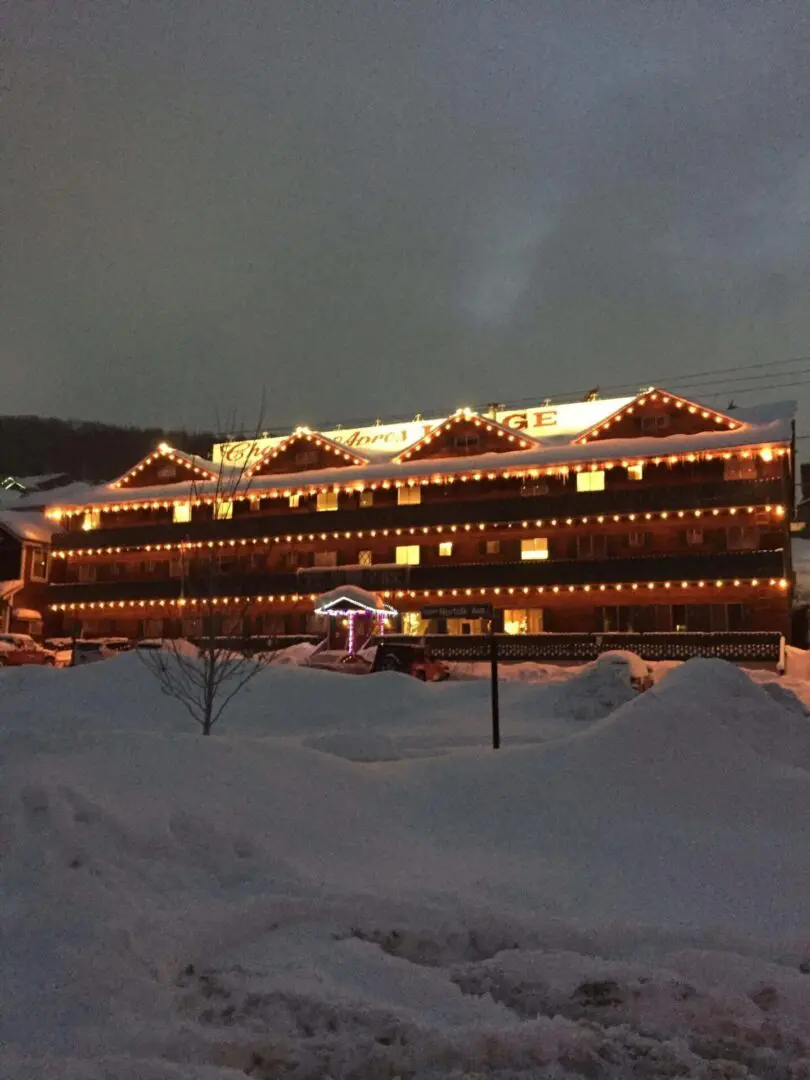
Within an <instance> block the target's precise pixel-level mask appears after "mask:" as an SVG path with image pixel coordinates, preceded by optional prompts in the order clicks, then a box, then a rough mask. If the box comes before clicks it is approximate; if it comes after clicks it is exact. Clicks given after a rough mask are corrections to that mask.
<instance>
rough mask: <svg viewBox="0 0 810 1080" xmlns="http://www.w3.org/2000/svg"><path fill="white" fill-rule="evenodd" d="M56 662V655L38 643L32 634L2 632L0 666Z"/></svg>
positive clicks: (0, 635) (50, 663)
mask: <svg viewBox="0 0 810 1080" xmlns="http://www.w3.org/2000/svg"><path fill="white" fill-rule="evenodd" d="M55 663H56V656H55V654H54V653H52V652H51V651H50V649H45V648H43V647H42V645H37V643H36V642H35V641H34V639H33V638H32V637H31V635H30V634H0V667H19V666H21V665H22V664H49V665H50V666H51V667H53V665H54V664H55Z"/></svg>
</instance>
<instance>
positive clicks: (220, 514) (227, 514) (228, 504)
mask: <svg viewBox="0 0 810 1080" xmlns="http://www.w3.org/2000/svg"><path fill="white" fill-rule="evenodd" d="M232 517H233V501H232V500H231V499H219V500H218V501H217V502H215V503H214V520H215V521H230V519H231V518H232Z"/></svg>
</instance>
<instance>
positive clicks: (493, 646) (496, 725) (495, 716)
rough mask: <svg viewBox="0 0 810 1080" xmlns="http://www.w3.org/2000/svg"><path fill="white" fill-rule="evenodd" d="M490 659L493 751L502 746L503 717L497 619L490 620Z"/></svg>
mask: <svg viewBox="0 0 810 1080" xmlns="http://www.w3.org/2000/svg"><path fill="white" fill-rule="evenodd" d="M489 658H490V666H491V674H492V749H493V750H497V749H498V748H499V747H500V745H501V717H500V712H499V708H498V641H497V638H496V637H495V619H494V618H491V619H490V620H489Z"/></svg>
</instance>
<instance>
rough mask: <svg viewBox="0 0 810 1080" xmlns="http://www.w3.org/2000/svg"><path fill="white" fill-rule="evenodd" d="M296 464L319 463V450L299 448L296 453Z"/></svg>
mask: <svg viewBox="0 0 810 1080" xmlns="http://www.w3.org/2000/svg"><path fill="white" fill-rule="evenodd" d="M295 464H296V465H317V464H318V451H317V450H299V451H298V453H297V454H296V455H295Z"/></svg>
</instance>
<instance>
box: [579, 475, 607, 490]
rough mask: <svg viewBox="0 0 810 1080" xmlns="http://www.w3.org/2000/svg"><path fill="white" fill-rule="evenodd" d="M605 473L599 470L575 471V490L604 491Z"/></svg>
mask: <svg viewBox="0 0 810 1080" xmlns="http://www.w3.org/2000/svg"><path fill="white" fill-rule="evenodd" d="M604 490H605V474H604V472H602V471H601V470H597V471H596V472H581V473H577V491H604Z"/></svg>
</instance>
